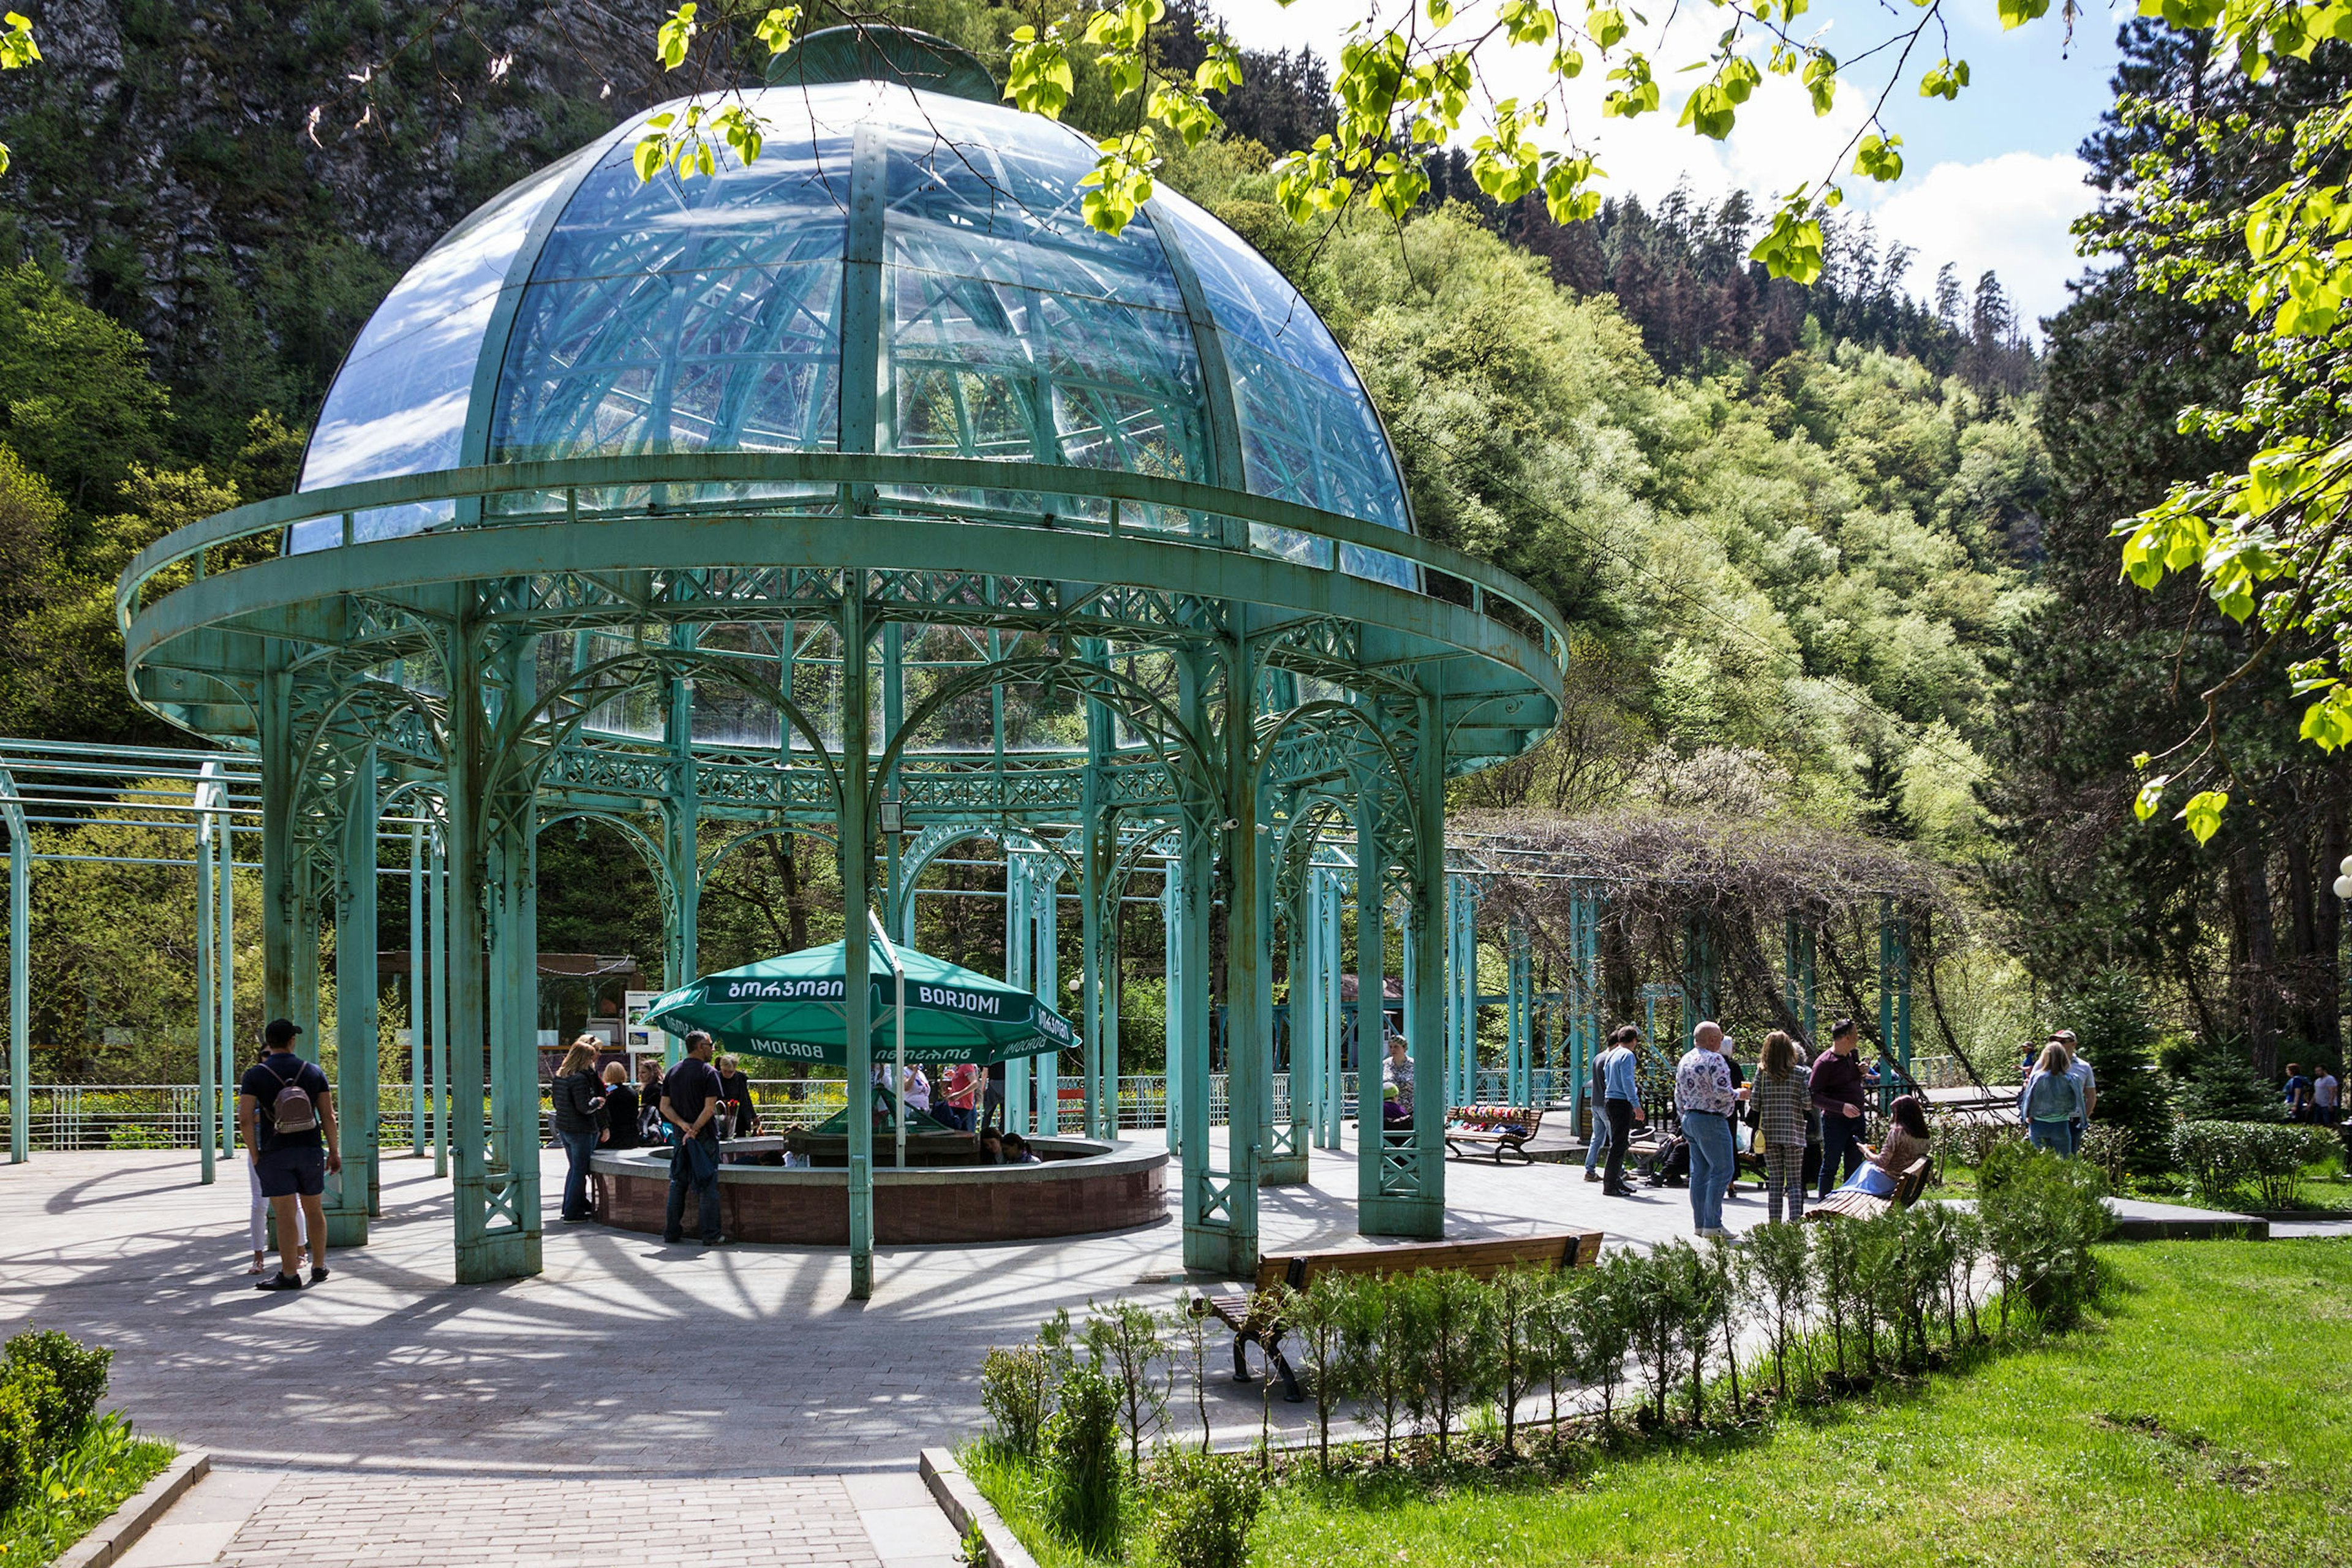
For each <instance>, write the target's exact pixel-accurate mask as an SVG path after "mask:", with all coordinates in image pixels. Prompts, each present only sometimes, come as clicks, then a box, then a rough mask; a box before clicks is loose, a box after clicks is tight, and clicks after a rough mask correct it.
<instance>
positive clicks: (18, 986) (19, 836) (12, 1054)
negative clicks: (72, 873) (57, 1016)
mask: <svg viewBox="0 0 2352 1568" xmlns="http://www.w3.org/2000/svg"><path fill="white" fill-rule="evenodd" d="M0 803H5V808H6V813H7V820H8V1163H10V1164H12V1165H21V1164H23V1163H25V1162H26V1161H27V1160H29V1159H31V1158H32V1157H33V1031H32V1026H31V1005H32V961H31V958H30V956H29V950H30V945H31V944H30V942H29V940H28V938H29V936H30V931H31V925H32V900H31V896H30V895H31V879H30V878H29V877H28V876H27V875H26V873H27V872H29V871H30V870H31V868H32V859H31V856H32V852H33V847H32V845H31V844H29V843H27V842H26V837H25V808H24V806H23V805H20V804H18V797H17V793H16V780H15V779H13V778H11V777H9V776H8V775H7V774H6V773H0Z"/></svg>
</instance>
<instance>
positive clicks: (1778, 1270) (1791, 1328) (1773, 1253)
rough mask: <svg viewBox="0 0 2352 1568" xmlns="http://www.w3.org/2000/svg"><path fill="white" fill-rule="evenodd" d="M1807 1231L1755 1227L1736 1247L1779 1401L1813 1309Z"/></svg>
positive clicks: (1785, 1391)
mask: <svg viewBox="0 0 2352 1568" xmlns="http://www.w3.org/2000/svg"><path fill="white" fill-rule="evenodd" d="M1936 1206H1937V1207H1939V1208H1940V1207H1941V1206H1942V1205H1936ZM1811 1228H1812V1227H1808V1226H1801V1225H1762V1226H1757V1227H1756V1228H1755V1229H1754V1230H1752V1231H1750V1232H1748V1237H1747V1242H1746V1245H1745V1247H1743V1248H1742V1249H1741V1259H1740V1268H1741V1272H1742V1274H1743V1277H1744V1279H1745V1282H1746V1284H1747V1287H1748V1290H1749V1291H1750V1292H1751V1293H1752V1295H1753V1296H1754V1298H1755V1299H1756V1300H1757V1301H1758V1303H1759V1306H1760V1307H1761V1309H1762V1310H1763V1313H1764V1321H1765V1329H1766V1332H1767V1335H1768V1337H1769V1340H1770V1342H1771V1346H1772V1385H1773V1387H1774V1389H1775V1390H1776V1391H1777V1392H1778V1393H1779V1394H1780V1396H1781V1397H1782V1398H1783V1399H1785V1398H1787V1397H1788V1394H1789V1350H1790V1346H1791V1345H1793V1344H1794V1343H1795V1342H1796V1340H1797V1337H1798V1335H1799V1334H1800V1333H1801V1331H1803V1327H1804V1319H1805V1313H1806V1311H1807V1310H1809V1309H1810V1308H1811V1305H1812V1275H1811V1269H1810V1268H1808V1266H1807V1265H1808V1262H1809V1255H1810V1249H1811Z"/></svg>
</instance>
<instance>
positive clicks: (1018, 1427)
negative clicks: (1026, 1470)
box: [980, 1345, 1049, 1456]
mask: <svg viewBox="0 0 2352 1568" xmlns="http://www.w3.org/2000/svg"><path fill="white" fill-rule="evenodd" d="M1048 1387H1049V1384H1048V1382H1047V1363H1046V1357H1045V1352H1044V1351H1042V1350H1040V1349H1038V1348H1037V1347H1036V1346H1035V1345H1020V1346H1016V1347H1015V1348H1013V1349H1012V1350H1005V1349H1003V1348H1001V1347H1000V1348H998V1349H995V1350H992V1351H990V1352H988V1355H987V1357H986V1358H985V1359H984V1360H982V1362H981V1363H980V1407H981V1409H982V1411H984V1412H985V1413H986V1414H987V1415H988V1418H989V1419H990V1420H991V1421H992V1422H994V1423H995V1424H996V1440H997V1441H998V1442H999V1443H1002V1444H1003V1445H1004V1447H1007V1448H1010V1449H1011V1450H1012V1451H1013V1452H1014V1453H1016V1454H1021V1455H1024V1456H1034V1455H1035V1453H1036V1452H1037V1439H1038V1436H1040V1434H1041V1433H1042V1432H1043V1431H1044V1429H1045V1412H1046V1404H1047V1389H1048Z"/></svg>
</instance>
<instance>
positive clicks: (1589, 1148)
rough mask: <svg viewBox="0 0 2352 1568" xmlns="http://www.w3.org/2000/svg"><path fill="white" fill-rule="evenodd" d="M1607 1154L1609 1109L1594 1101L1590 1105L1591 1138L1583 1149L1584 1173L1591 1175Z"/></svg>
mask: <svg viewBox="0 0 2352 1568" xmlns="http://www.w3.org/2000/svg"><path fill="white" fill-rule="evenodd" d="M1607 1152H1609V1108H1608V1107H1607V1106H1605V1105H1602V1104H1601V1102H1600V1101H1598V1100H1595V1101H1594V1102H1593V1105H1592V1136H1591V1138H1590V1139H1588V1140H1587V1141H1586V1143H1585V1149H1584V1173H1585V1174H1586V1175H1588V1176H1589V1175H1591V1174H1592V1173H1593V1171H1594V1170H1595V1169H1596V1168H1597V1167H1598V1166H1599V1165H1600V1163H1601V1156H1602V1155H1603V1154H1606V1153H1607Z"/></svg>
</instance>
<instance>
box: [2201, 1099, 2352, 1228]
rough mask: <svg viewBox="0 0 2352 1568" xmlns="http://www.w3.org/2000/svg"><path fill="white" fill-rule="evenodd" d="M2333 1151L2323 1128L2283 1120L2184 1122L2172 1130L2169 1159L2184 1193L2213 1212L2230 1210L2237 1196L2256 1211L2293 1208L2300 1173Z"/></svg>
mask: <svg viewBox="0 0 2352 1568" xmlns="http://www.w3.org/2000/svg"><path fill="white" fill-rule="evenodd" d="M2334 1147H2335V1139H2334V1137H2333V1136H2332V1135H2331V1134H2330V1133H2329V1132H2328V1131H2327V1130H2326V1128H2322V1127H2309V1126H2304V1125H2301V1124H2298V1123H2294V1122H2287V1121H2184V1122H2182V1123H2181V1124H2180V1125H2179V1126H2178V1127H2176V1128H2174V1129H2173V1131H2172V1157H2173V1159H2174V1160H2176V1161H2177V1162H2179V1165H2180V1168H2181V1170H2182V1172H2183V1173H2186V1174H2187V1176H2188V1177H2189V1189H2190V1190H2191V1191H2192V1192H2194V1193H2195V1194H2197V1198H2198V1201H2199V1202H2200V1203H2204V1204H2209V1205H2211V1206H2213V1207H2215V1208H2230V1207H2232V1206H2234V1205H2236V1204H2237V1203H2238V1202H2239V1201H2240V1197H2241V1194H2251V1195H2252V1198H2253V1203H2254V1206H2255V1207H2257V1208H2265V1209H2283V1208H2290V1207H2293V1206H2294V1205H2295V1203H2296V1202H2298V1201H2299V1200H2300V1198H2301V1196H2302V1189H2303V1173H2304V1168H2305V1166H2307V1165H2310V1164H2312V1163H2315V1162H2317V1161H2321V1160H2325V1159H2326V1158H2327V1156H2328V1154H2329V1153H2330V1152H2331V1151H2332V1150H2333V1149H2334Z"/></svg>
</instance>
